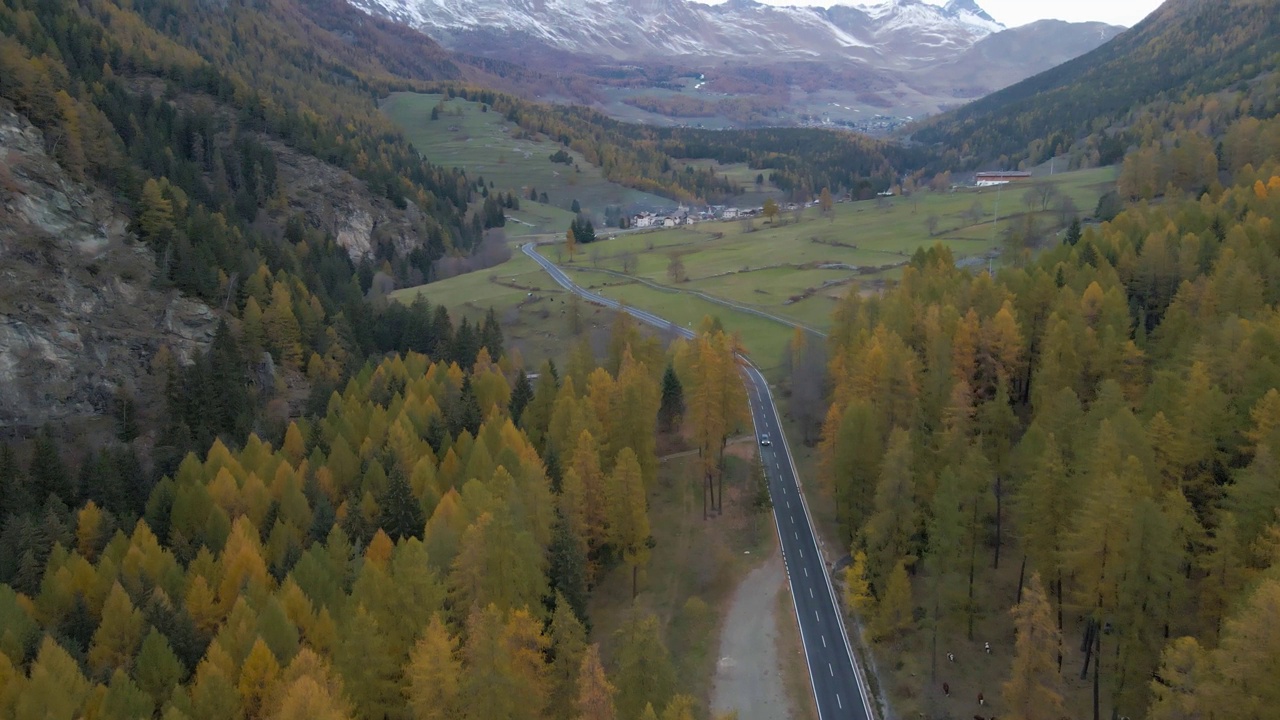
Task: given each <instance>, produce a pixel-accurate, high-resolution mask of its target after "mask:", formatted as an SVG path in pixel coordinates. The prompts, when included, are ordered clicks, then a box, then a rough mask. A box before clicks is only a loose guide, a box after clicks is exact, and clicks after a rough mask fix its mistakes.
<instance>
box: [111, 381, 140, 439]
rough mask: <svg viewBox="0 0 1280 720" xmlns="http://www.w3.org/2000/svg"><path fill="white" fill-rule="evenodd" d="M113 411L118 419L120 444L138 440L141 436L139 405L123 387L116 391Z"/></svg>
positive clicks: (117, 434)
mask: <svg viewBox="0 0 1280 720" xmlns="http://www.w3.org/2000/svg"><path fill="white" fill-rule="evenodd" d="M112 411H113V413H114V414H115V418H116V437H118V438H119V439H120V442H123V443H130V442H133V441H134V440H136V439H137V437H138V435H139V429H138V403H136V402H134V399H133V395H131V394H130V393H129V391H127V390H125V389H124V388H123V387H121V388H117V389H116V397H115V402H114V404H113V405H112Z"/></svg>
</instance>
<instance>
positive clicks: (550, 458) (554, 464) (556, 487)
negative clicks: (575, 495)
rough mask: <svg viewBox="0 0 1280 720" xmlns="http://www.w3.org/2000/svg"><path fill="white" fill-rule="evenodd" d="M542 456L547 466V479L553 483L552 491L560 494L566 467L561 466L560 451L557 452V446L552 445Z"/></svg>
mask: <svg viewBox="0 0 1280 720" xmlns="http://www.w3.org/2000/svg"><path fill="white" fill-rule="evenodd" d="M542 457H543V462H544V463H546V466H547V480H548V481H549V482H550V483H551V492H553V493H556V494H559V493H560V487H561V483H563V482H564V468H562V467H561V466H560V453H558V452H556V449H555V446H552V447H549V448H547V451H546V452H545V453H543V454H542Z"/></svg>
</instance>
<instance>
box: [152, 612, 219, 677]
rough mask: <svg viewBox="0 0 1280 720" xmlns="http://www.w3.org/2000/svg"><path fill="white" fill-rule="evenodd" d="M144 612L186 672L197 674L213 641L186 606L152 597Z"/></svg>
mask: <svg viewBox="0 0 1280 720" xmlns="http://www.w3.org/2000/svg"><path fill="white" fill-rule="evenodd" d="M142 612H143V615H144V616H145V617H146V619H147V622H148V623H150V625H151V626H152V627H153V628H155V629H156V630H157V631H158V632H159V633H160V634H161V635H163V636H164V637H165V639H167V640H168V641H169V646H170V648H171V649H172V650H173V653H174V654H175V655H176V656H177V658H178V660H179V661H180V662H181V663H182V666H183V667H184V668H185V672H186V673H192V672H195V669H196V665H198V664H199V663H200V659H201V658H203V657H204V653H205V650H207V649H208V648H209V641H210V639H211V638H210V637H208V636H207V635H206V634H205V633H203V632H201V631H200V629H199V628H198V627H196V624H195V621H194V620H193V619H192V618H191V614H190V613H188V612H187V608H186V606H184V605H183V604H182V603H173V602H169V601H168V600H166V599H165V598H164V597H163V596H161V595H152V596H151V598H150V600H148V601H147V604H146V605H145V606H143V608H142Z"/></svg>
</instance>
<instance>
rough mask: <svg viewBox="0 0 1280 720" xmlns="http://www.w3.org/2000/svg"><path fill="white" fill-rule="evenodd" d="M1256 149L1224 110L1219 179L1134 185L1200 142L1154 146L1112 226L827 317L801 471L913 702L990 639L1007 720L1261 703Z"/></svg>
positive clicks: (1170, 713)
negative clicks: (834, 521)
mask: <svg viewBox="0 0 1280 720" xmlns="http://www.w3.org/2000/svg"><path fill="white" fill-rule="evenodd" d="M1196 102H1197V103H1199V104H1201V105H1203V104H1204V103H1203V102H1202V101H1196ZM1278 132H1280V120H1277V119H1275V118H1274V117H1273V118H1271V119H1270V120H1267V121H1265V122H1263V121H1259V120H1257V119H1255V118H1252V117H1248V116H1245V117H1243V118H1241V119H1239V120H1238V121H1236V122H1235V123H1232V124H1230V125H1228V126H1226V127H1224V128H1223V136H1222V137H1223V138H1224V139H1223V141H1222V142H1223V143H1224V144H1223V147H1225V148H1228V149H1227V150H1226V152H1225V153H1224V157H1223V160H1222V162H1221V164H1220V163H1219V161H1218V158H1217V156H1216V155H1215V154H1214V152H1213V151H1212V147H1213V143H1212V141H1210V140H1209V139H1208V138H1206V137H1204V136H1198V137H1200V138H1201V139H1202V143H1201V146H1203V147H1207V148H1208V149H1207V151H1206V154H1203V155H1197V157H1198V158H1200V159H1199V160H1197V162H1199V163H1202V164H1203V165H1204V166H1206V169H1205V170H1204V172H1203V173H1202V174H1201V175H1200V176H1199V177H1200V179H1198V180H1194V181H1190V182H1189V183H1188V184H1187V185H1185V186H1179V185H1178V184H1177V183H1174V182H1172V181H1171V182H1167V183H1164V184H1162V187H1163V190H1161V191H1158V192H1157V191H1155V190H1151V191H1149V192H1148V191H1142V190H1138V189H1135V188H1137V187H1139V186H1140V185H1141V183H1138V184H1137V185H1133V184H1131V178H1132V177H1141V176H1143V173H1150V172H1166V173H1174V174H1176V170H1175V168H1178V167H1179V163H1181V162H1183V161H1184V159H1185V157H1186V152H1187V151H1188V149H1189V148H1191V147H1195V146H1194V145H1192V144H1191V143H1188V142H1187V139H1188V138H1187V136H1179V134H1178V133H1176V132H1175V133H1171V134H1170V136H1169V137H1168V138H1166V139H1164V141H1161V140H1156V141H1155V142H1153V143H1152V144H1151V145H1149V146H1146V147H1144V148H1143V149H1141V150H1136V151H1135V152H1134V153H1132V154H1131V155H1130V156H1129V157H1128V158H1127V159H1126V160H1125V166H1124V172H1123V174H1122V176H1121V183H1120V187H1121V191H1122V194H1123V195H1125V197H1132V198H1134V199H1135V200H1136V202H1133V203H1131V204H1129V205H1128V206H1127V208H1126V209H1124V210H1123V212H1120V213H1119V215H1118V216H1116V217H1115V218H1114V219H1112V220H1111V221H1110V222H1108V223H1103V224H1100V225H1095V226H1092V227H1089V228H1087V229H1085V230H1084V231H1083V233H1081V234H1079V235H1078V236H1077V235H1076V234H1069V235H1067V236H1064V238H1063V239H1062V241H1061V243H1060V244H1058V245H1057V246H1056V247H1053V248H1051V249H1047V250H1045V251H1044V252H1043V253H1042V254H1040V255H1039V256H1038V257H1035V258H1032V257H1030V256H1029V255H1028V256H1024V257H1022V258H1021V259H1020V260H1018V261H1016V262H1015V263H1014V265H1013V266H1012V267H1008V268H1006V269H1003V270H1001V271H999V272H998V273H997V274H996V275H995V277H991V276H989V275H987V274H986V273H982V274H977V275H975V274H973V273H970V272H966V271H964V270H961V269H957V268H956V266H955V261H954V258H952V257H951V255H950V253H949V251H947V250H946V249H945V248H941V247H939V248H934V249H930V250H921V251H920V252H918V253H917V254H916V256H915V258H914V259H913V260H912V263H911V265H910V267H909V268H908V269H907V270H906V272H905V273H904V275H903V278H902V281H901V283H900V284H899V285H898V286H897V287H895V288H894V289H892V290H891V291H889V292H887V293H885V294H884V295H883V296H870V297H866V296H863V295H860V294H856V293H851V294H850V295H849V296H848V297H847V298H846V299H845V300H844V302H843V303H842V304H841V305H840V307H839V309H838V310H837V311H836V323H835V328H834V330H833V334H832V338H831V353H832V356H831V357H832V360H831V362H830V367H829V375H830V384H831V386H832V388H833V390H832V395H831V405H830V407H829V410H828V413H827V416H826V421H825V423H824V425H823V430H822V440H821V447H820V455H821V468H822V470H821V473H822V478H823V482H824V483H825V485H826V489H827V491H828V492H829V493H830V497H831V498H832V499H833V501H834V503H835V504H836V515H837V517H838V522H839V525H840V532H841V533H842V535H843V537H842V541H843V542H846V543H848V544H849V546H850V548H851V552H852V554H853V555H854V556H855V562H854V564H853V566H852V568H851V570H850V571H849V573H848V576H847V584H846V599H847V601H848V604H849V606H850V607H851V608H853V609H855V610H857V611H858V612H859V614H860V615H861V616H862V618H863V619H864V620H865V627H866V630H867V633H868V636H869V637H870V638H871V640H872V641H873V643H874V644H875V646H876V647H877V648H878V652H880V653H883V654H884V655H885V656H886V657H889V658H898V659H902V658H911V659H912V661H913V662H915V663H916V664H915V665H913V666H912V668H911V669H912V670H914V671H915V676H916V677H918V678H926V679H927V680H926V681H925V682H924V683H920V684H924V685H925V687H924V688H923V689H921V688H920V687H919V685H920V684H916V686H915V688H914V689H913V691H912V694H913V695H914V696H915V699H914V702H916V703H917V704H918V706H919V707H921V708H924V710H923V711H924V712H926V713H928V712H931V711H932V710H930V708H936V707H937V706H938V704H939V703H941V702H943V698H944V691H943V686H942V683H944V682H947V681H948V677H949V675H948V674H949V673H954V672H956V671H955V670H954V669H953V668H952V667H951V666H950V665H949V662H948V659H947V658H945V657H943V656H944V655H945V654H946V653H947V652H948V648H954V647H957V646H959V647H975V646H976V647H979V648H981V647H984V644H985V643H990V644H991V645H994V646H996V647H997V648H999V650H1000V653H1001V655H1002V659H1001V660H999V661H998V662H1001V663H1004V664H1006V665H1007V666H1008V667H1009V671H1008V676H1007V677H1008V678H1009V679H1008V681H1007V683H1005V684H1004V685H1003V688H1002V702H1003V706H1002V707H999V708H993V711H994V710H996V709H998V710H1000V711H1001V712H1000V716H1001V717H1004V716H1005V714H1006V713H1008V714H1009V715H1012V716H1014V717H1022V718H1044V719H1045V720H1056V719H1057V718H1061V717H1095V718H1097V717H1115V716H1125V717H1132V718H1138V717H1147V718H1152V720H1173V719H1175V718H1208V717H1231V718H1264V717H1271V716H1272V715H1273V714H1274V712H1275V708H1276V707H1277V706H1280V696H1278V695H1277V694H1276V693H1277V690H1278V688H1280V684H1278V683H1277V682H1276V678H1277V677H1278V676H1277V675H1276V672H1277V667H1280V666H1278V665H1277V662H1280V635H1277V627H1278V626H1277V625H1276V623H1275V618H1276V613H1277V611H1278V610H1280V473H1278V472H1277V469H1276V466H1275V463H1276V461H1275V455H1276V452H1277V444H1278V443H1280V435H1278V434H1277V428H1278V427H1280V419H1278V418H1280V416H1278V415H1277V413H1280V345H1277V343H1276V338H1277V337H1278V335H1277V333H1280V325H1277V320H1278V319H1280V316H1277V314H1276V307H1277V302H1280V284H1277V278H1280V234H1278V229H1280V223H1278V222H1277V221H1278V220H1280V192H1278V191H1280V134H1278ZM1138 163H1142V164H1143V166H1142V167H1141V168H1139V167H1135V165H1136V164H1138ZM1184 177H1186V178H1189V176H1184ZM1141 198H1154V200H1151V199H1146V200H1144V199H1141ZM1010 573H1013V576H1014V577H1017V578H1018V581H1017V583H1016V584H1013V583H1001V582H1000V581H999V578H1000V577H1002V576H1007V575H1010ZM1015 605H1016V609H1015V611H1014V615H1013V616H1012V617H1010V616H1008V615H1007V613H1008V611H1009V609H1010V607H1011V606H1015ZM1001 617H1003V618H1005V619H1004V620H1002V621H999V620H998V621H997V622H995V623H991V622H988V621H989V620H990V619H991V618H997V619H999V618H1001ZM993 627H994V628H998V629H999V632H998V634H997V635H996V636H995V637H991V636H990V635H989V634H988V635H983V634H982V633H984V632H987V633H989V632H990V630H991V628H993ZM1015 630H1016V635H1015ZM1032 636H1034V637H1035V638H1037V640H1036V641H1034V642H1024V640H1026V639H1027V638H1029V637H1032ZM978 652H979V653H981V650H979V651H978ZM1081 683H1085V684H1086V687H1088V686H1089V685H1091V686H1092V688H1091V689H1090V690H1085V691H1084V692H1083V693H1080V692H1075V693H1073V696H1074V697H1075V698H1077V699H1080V698H1084V697H1091V698H1092V699H1091V700H1090V701H1089V702H1087V703H1078V702H1077V703H1068V702H1066V698H1067V696H1068V694H1069V693H1070V692H1071V691H1069V690H1068V688H1069V687H1072V686H1078V685H1079V684H1081ZM952 684H953V685H956V686H957V687H956V688H955V689H957V690H959V689H960V688H959V687H958V683H954V678H952ZM963 689H964V692H965V695H966V696H971V694H972V693H973V692H979V691H981V688H968V687H966V688H963ZM998 691H999V690H998V689H997V688H987V689H986V692H987V693H988V694H989V696H990V697H993V698H994V697H997V695H996V693H997V692H998ZM899 697H901V695H899Z"/></svg>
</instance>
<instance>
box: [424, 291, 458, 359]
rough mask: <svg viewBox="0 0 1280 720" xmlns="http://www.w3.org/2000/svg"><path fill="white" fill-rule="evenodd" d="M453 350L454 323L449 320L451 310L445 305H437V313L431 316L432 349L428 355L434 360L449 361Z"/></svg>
mask: <svg viewBox="0 0 1280 720" xmlns="http://www.w3.org/2000/svg"><path fill="white" fill-rule="evenodd" d="M452 348H453V321H452V320H450V319H449V309H448V308H446V307H445V306H443V305H437V306H436V311H435V313H434V314H433V315H432V316H431V347H430V348H429V349H428V352H427V355H429V356H431V358H432V359H436V360H447V359H449V352H450V350H451V349H452Z"/></svg>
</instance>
